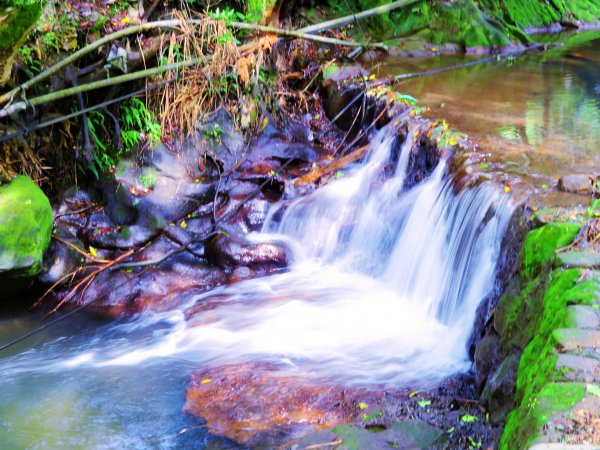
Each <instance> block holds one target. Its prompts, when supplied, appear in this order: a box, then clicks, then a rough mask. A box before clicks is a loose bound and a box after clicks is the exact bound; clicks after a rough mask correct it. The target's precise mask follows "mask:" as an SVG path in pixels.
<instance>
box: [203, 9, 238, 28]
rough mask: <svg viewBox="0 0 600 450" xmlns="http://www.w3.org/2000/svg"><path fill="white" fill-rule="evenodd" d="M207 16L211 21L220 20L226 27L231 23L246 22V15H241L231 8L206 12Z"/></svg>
mask: <svg viewBox="0 0 600 450" xmlns="http://www.w3.org/2000/svg"><path fill="white" fill-rule="evenodd" d="M207 14H208V16H209V17H210V18H211V19H213V20H217V21H219V20H222V21H223V22H225V25H228V26H229V24H230V23H231V22H244V21H245V20H246V15H245V14H242V13H241V12H239V11H236V10H235V9H231V8H224V9H220V8H217V9H216V10H214V11H208V13H207Z"/></svg>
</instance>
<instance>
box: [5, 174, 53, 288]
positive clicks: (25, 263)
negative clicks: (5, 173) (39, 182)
mask: <svg viewBox="0 0 600 450" xmlns="http://www.w3.org/2000/svg"><path fill="white" fill-rule="evenodd" d="M52 224H53V217H52V208H51V207H50V202H49V201H48V198H47V197H46V195H44V193H43V192H42V190H41V189H40V188H39V187H37V186H36V185H35V184H34V183H33V181H31V180H30V179H29V178H28V177H25V176H18V177H16V178H15V179H14V180H12V181H11V182H10V183H8V184H5V185H2V186H0V281H4V282H6V281H8V282H9V283H10V284H12V282H14V281H16V280H21V281H22V280H29V279H30V278H31V277H34V276H36V275H37V274H39V273H40V272H41V270H42V267H43V257H44V252H45V251H46V249H47V248H48V245H49V244H50V238H51V236H52ZM9 283H3V284H9Z"/></svg>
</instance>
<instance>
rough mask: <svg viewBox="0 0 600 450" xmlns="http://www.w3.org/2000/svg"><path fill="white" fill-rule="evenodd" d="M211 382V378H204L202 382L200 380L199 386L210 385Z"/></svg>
mask: <svg viewBox="0 0 600 450" xmlns="http://www.w3.org/2000/svg"><path fill="white" fill-rule="evenodd" d="M211 381H212V378H205V379H204V380H202V381H201V382H200V384H208V383H210V382H211Z"/></svg>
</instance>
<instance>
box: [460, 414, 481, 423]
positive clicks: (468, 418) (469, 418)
mask: <svg viewBox="0 0 600 450" xmlns="http://www.w3.org/2000/svg"><path fill="white" fill-rule="evenodd" d="M460 420H461V421H462V422H463V423H471V422H476V421H478V420H479V417H476V416H472V415H471V414H465V415H464V416H461V417H460Z"/></svg>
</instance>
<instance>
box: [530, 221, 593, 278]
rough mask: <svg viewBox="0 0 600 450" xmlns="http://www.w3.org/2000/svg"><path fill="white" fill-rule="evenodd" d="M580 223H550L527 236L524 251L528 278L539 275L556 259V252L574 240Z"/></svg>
mask: <svg viewBox="0 0 600 450" xmlns="http://www.w3.org/2000/svg"><path fill="white" fill-rule="evenodd" d="M580 228H581V227H580V225H577V224H572V223H549V224H546V225H544V226H543V227H540V228H538V229H536V230H533V231H531V232H530V233H529V234H528V235H527V236H526V238H525V242H524V244H523V251H522V267H523V275H524V277H525V278H527V279H531V278H534V277H536V276H538V275H539V274H540V273H541V271H542V270H543V268H544V267H545V266H546V265H548V264H551V263H552V262H553V260H554V257H555V255H554V252H555V251H556V249H558V248H560V247H564V246H566V245H569V244H570V243H571V242H573V239H574V238H575V236H576V235H577V233H579V229H580Z"/></svg>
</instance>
